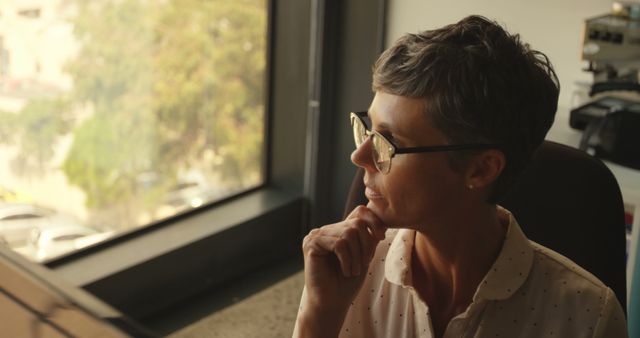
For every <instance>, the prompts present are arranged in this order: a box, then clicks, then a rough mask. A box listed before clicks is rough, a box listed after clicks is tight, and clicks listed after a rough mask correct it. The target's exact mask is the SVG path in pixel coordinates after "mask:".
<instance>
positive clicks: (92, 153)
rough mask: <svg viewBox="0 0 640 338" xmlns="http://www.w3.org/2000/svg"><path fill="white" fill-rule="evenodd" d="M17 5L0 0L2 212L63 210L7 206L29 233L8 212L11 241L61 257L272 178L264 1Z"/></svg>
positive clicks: (41, 255)
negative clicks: (32, 215)
mask: <svg viewBox="0 0 640 338" xmlns="http://www.w3.org/2000/svg"><path fill="white" fill-rule="evenodd" d="M17 3H18V2H8V3H2V4H0V12H2V13H3V14H5V15H3V16H2V18H0V37H2V40H0V41H1V43H0V47H1V48H0V52H2V55H6V56H7V57H6V58H5V57H1V58H0V61H2V62H1V63H0V69H1V71H2V76H1V77H0V213H1V212H2V210H3V209H4V210H15V209H18V208H41V209H52V210H54V211H53V212H52V213H51V214H48V215H46V216H43V217H39V220H38V221H37V222H36V221H34V220H29V219H20V218H21V217H19V216H16V217H17V218H19V219H18V220H16V219H11V218H12V216H7V218H6V219H11V221H12V222H13V223H15V222H17V221H22V223H21V224H20V225H19V228H20V229H22V231H20V235H19V236H14V235H12V236H6V235H5V232H7V233H8V231H9V228H11V229H13V228H15V226H14V225H11V226H10V225H9V224H8V222H7V221H4V220H0V238H2V239H3V242H5V243H6V244H8V245H9V246H11V247H12V248H14V249H15V250H16V251H18V252H20V253H22V254H24V255H25V256H27V257H29V258H31V259H33V260H35V261H45V260H50V259H53V258H55V257H59V256H60V255H64V254H67V253H69V252H71V251H73V250H77V249H79V248H81V247H84V246H86V245H87V243H90V244H93V243H95V242H96V239H99V240H100V241H102V240H107V239H109V238H111V237H112V236H115V235H118V234H120V233H123V232H129V231H131V229H134V228H139V227H143V226H145V225H149V224H152V223H155V222H159V221H161V220H164V219H168V218H171V217H174V216H176V215H179V214H182V213H185V212H188V211H189V210H191V209H194V208H201V207H203V206H205V205H207V204H209V203H212V202H215V201H219V200H222V199H225V198H227V197H229V196H232V195H236V194H238V193H240V192H242V191H245V190H247V189H252V188H255V187H257V186H260V185H261V184H263V183H264V181H265V175H264V170H263V168H264V166H265V163H264V160H263V159H264V158H265V154H264V152H263V149H264V148H265V129H266V128H265V123H264V121H265V111H266V97H267V90H266V84H267V72H266V70H267V34H268V7H267V5H268V4H267V2H266V1H265V0H242V1H226V0H209V1H196V0H151V1H150V0H92V1H88V0H72V1H63V0H57V1H44V0H42V1H36V2H35V4H34V2H30V6H31V7H29V9H28V10H25V9H24V8H19V7H18V5H17ZM8 55H11V62H9V60H8ZM0 56H1V55H0ZM13 218H15V217H13ZM12 233H13V232H12ZM33 233H37V234H38V236H36V237H38V238H39V240H29V238H30V237H29V236H32V237H33ZM44 234H51V235H50V236H49V237H47V236H44ZM53 234H61V235H60V236H62V237H51V236H53ZM62 234H64V235H62ZM83 237H85V238H84V239H85V240H84V241H83ZM45 238H51V239H52V240H43V239H45Z"/></svg>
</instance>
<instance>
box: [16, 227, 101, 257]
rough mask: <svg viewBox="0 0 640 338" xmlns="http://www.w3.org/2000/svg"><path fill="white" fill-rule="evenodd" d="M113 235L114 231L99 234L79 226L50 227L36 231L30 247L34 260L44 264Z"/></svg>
mask: <svg viewBox="0 0 640 338" xmlns="http://www.w3.org/2000/svg"><path fill="white" fill-rule="evenodd" d="M113 234H114V233H113V231H107V232H99V231H97V230H95V229H92V228H89V227H86V226H82V225H77V224H70V225H64V226H57V227H48V228H41V229H34V230H33V231H32V232H31V236H30V239H29V246H31V252H32V253H33V259H34V260H36V261H38V262H42V261H45V260H48V259H51V258H55V257H58V256H61V255H64V254H67V253H70V252H72V251H75V250H79V249H82V248H84V247H87V246H89V245H92V244H94V243H98V242H101V241H103V240H105V239H107V238H109V237H111V236H112V235H113Z"/></svg>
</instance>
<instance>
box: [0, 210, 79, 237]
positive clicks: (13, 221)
mask: <svg viewBox="0 0 640 338" xmlns="http://www.w3.org/2000/svg"><path fill="white" fill-rule="evenodd" d="M70 224H74V225H79V224H80V223H79V221H78V220H77V219H76V218H75V217H73V216H70V215H66V214H63V213H59V212H56V211H54V210H51V209H47V208H44V207H41V206H37V205H33V204H27V203H0V237H2V238H3V239H4V241H5V242H6V244H7V245H9V246H10V247H12V248H17V247H21V246H24V245H26V244H27V241H28V239H29V236H30V234H31V231H32V230H33V229H43V228H48V227H57V226H62V225H70Z"/></svg>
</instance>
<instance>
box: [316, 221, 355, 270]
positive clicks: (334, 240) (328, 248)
mask: <svg viewBox="0 0 640 338" xmlns="http://www.w3.org/2000/svg"><path fill="white" fill-rule="evenodd" d="M309 237H311V238H309ZM304 251H305V253H306V254H309V255H320V256H324V255H327V254H331V253H333V254H335V255H336V257H337V258H338V262H339V263H340V270H341V271H342V275H344V276H345V277H350V276H351V270H352V268H351V264H352V261H353V259H352V258H351V252H352V249H350V248H349V242H348V241H346V240H344V239H341V238H338V237H335V236H326V235H323V234H321V233H320V232H317V233H316V234H313V235H311V234H309V235H307V237H306V238H305V245H304Z"/></svg>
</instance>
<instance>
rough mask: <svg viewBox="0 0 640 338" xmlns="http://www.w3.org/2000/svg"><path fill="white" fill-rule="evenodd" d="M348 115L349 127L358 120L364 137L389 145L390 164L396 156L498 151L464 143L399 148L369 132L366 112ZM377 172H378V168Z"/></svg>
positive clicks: (383, 137)
mask: <svg viewBox="0 0 640 338" xmlns="http://www.w3.org/2000/svg"><path fill="white" fill-rule="evenodd" d="M349 115H350V120H351V127H352V128H353V126H354V121H355V119H358V120H360V123H362V125H363V126H364V130H365V135H366V136H367V137H370V136H371V135H374V134H375V135H377V136H378V137H380V138H382V139H383V140H384V141H385V142H386V143H387V144H389V145H390V146H391V154H389V161H390V162H391V159H393V157H394V156H395V155H396V154H414V153H435V152H443V151H459V150H483V149H498V148H500V146H499V145H498V144H492V143H466V144H448V145H440V146H428V147H406V148H401V147H398V146H396V145H395V144H394V143H393V142H391V141H390V140H389V139H388V138H386V137H385V136H384V135H382V134H380V133H379V132H377V131H375V130H371V129H370V127H368V126H367V124H366V123H365V122H364V119H363V118H365V117H367V116H368V115H369V113H368V112H366V111H360V112H351V113H350V114H349ZM354 141H355V143H356V147H359V145H358V144H357V143H358V142H357V140H356V139H355V135H354ZM376 151H377V150H376ZM388 167H389V169H388V170H387V172H388V171H389V170H391V163H389V166H388ZM376 168H378V166H377V164H376ZM378 170H380V168H378ZM380 171H381V172H382V170H380Z"/></svg>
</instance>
